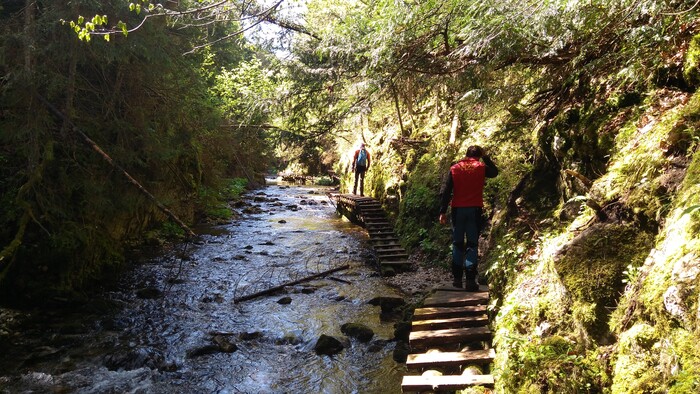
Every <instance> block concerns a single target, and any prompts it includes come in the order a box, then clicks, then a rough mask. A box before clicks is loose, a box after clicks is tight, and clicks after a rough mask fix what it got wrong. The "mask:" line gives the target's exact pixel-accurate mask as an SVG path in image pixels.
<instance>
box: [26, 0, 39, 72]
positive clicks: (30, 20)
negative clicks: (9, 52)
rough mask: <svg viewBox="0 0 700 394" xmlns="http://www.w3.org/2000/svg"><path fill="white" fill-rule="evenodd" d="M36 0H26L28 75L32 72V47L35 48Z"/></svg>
mask: <svg viewBox="0 0 700 394" xmlns="http://www.w3.org/2000/svg"><path fill="white" fill-rule="evenodd" d="M35 1H36V0H25V2H24V34H23V35H24V40H25V41H26V45H25V46H24V71H25V72H26V73H27V75H31V72H32V68H33V67H32V63H33V62H32V48H34V18H35V11H36V4H35Z"/></svg>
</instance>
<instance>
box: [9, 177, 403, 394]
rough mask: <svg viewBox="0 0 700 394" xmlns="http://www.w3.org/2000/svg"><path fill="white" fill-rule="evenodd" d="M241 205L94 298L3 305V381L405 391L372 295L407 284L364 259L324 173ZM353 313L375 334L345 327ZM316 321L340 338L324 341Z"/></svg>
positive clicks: (169, 388)
mask: <svg viewBox="0 0 700 394" xmlns="http://www.w3.org/2000/svg"><path fill="white" fill-rule="evenodd" d="M237 210H238V211H240V212H242V214H241V217H240V218H239V219H236V220H234V221H233V222H232V223H229V224H224V225H217V226H203V227H201V228H198V229H196V232H198V234H199V235H200V237H199V239H198V241H197V242H195V243H187V244H182V245H176V247H174V248H172V249H171V251H170V252H162V253H161V255H160V256H157V257H154V258H147V259H146V258H144V259H143V260H144V261H142V262H139V263H138V264H133V267H132V268H130V269H129V270H127V271H126V272H124V273H123V274H121V277H120V278H118V280H117V284H116V285H114V286H112V287H113V289H112V290H109V291H104V292H102V293H100V294H99V295H98V296H96V297H95V298H94V300H93V301H91V302H90V303H88V304H89V305H76V306H74V307H69V308H68V307H63V308H56V309H53V310H46V309H44V310H41V311H38V310H37V311H16V310H11V309H0V342H1V343H0V392H2V393H394V392H400V382H401V376H402V375H403V373H404V370H405V366H404V365H403V364H398V363H396V362H395V361H394V360H393V359H392V352H393V349H394V344H395V342H393V341H392V338H393V336H394V334H393V331H394V327H393V325H394V321H391V320H388V321H385V320H384V319H382V318H381V317H380V308H379V306H373V305H370V304H368V301H369V300H371V299H373V298H375V297H379V296H400V294H399V292H398V291H397V290H395V289H394V288H392V287H390V286H388V285H387V284H386V283H385V282H384V281H383V280H382V278H381V277H380V276H379V275H378V274H377V270H376V268H375V267H373V266H371V265H368V263H367V262H366V261H367V260H368V256H370V252H369V250H368V248H367V246H366V238H367V236H366V233H365V232H364V231H363V229H362V228H360V227H358V226H356V225H353V224H351V223H349V222H347V221H345V220H342V219H341V218H340V217H339V216H338V215H337V214H336V212H335V208H334V206H333V205H332V203H331V202H330V200H329V199H328V197H327V196H326V194H325V190H324V189H323V188H317V187H305V186H285V185H270V186H268V187H266V188H265V189H262V190H261V191H254V192H251V193H250V194H249V195H248V196H247V197H246V203H245V204H243V205H241V206H239V207H237ZM345 264H349V268H348V269H345V270H341V271H338V272H335V273H333V274H330V275H328V276H326V277H322V278H319V279H314V280H310V281H305V282H301V283H299V284H297V285H294V286H289V287H286V288H285V290H284V291H281V292H277V293H274V294H272V295H265V296H260V297H257V298H253V299H251V300H248V301H242V302H238V303H236V302H234V299H238V298H240V297H242V296H244V295H248V294H252V293H254V292H257V291H261V290H264V289H267V288H270V287H274V286H277V285H280V284H282V283H285V282H290V281H294V280H297V279H300V278H303V277H306V276H310V275H313V274H316V273H319V272H322V271H325V270H329V269H332V268H336V267H340V266H342V265H345ZM287 297H288V298H287ZM285 298H287V299H285ZM278 301H279V302H278ZM347 322H354V323H362V324H364V325H366V326H368V327H370V328H371V329H372V330H373V331H374V337H373V338H372V340H371V341H369V342H361V341H359V340H357V339H355V338H350V337H347V336H345V335H344V334H343V333H342V332H341V329H340V327H341V325H342V324H343V323H347ZM322 334H325V335H330V336H333V337H335V338H337V339H339V340H340V342H341V343H342V344H343V345H344V346H345V348H344V350H342V351H341V352H340V353H339V354H336V355H334V356H326V355H317V354H316V352H315V351H314V347H315V345H316V342H317V340H318V338H319V336H321V335H322Z"/></svg>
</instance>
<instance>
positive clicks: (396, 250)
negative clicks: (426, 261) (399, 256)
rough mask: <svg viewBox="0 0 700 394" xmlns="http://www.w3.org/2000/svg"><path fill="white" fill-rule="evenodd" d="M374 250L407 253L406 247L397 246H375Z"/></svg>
mask: <svg viewBox="0 0 700 394" xmlns="http://www.w3.org/2000/svg"><path fill="white" fill-rule="evenodd" d="M374 250H375V251H376V252H377V253H378V254H381V253H401V252H403V253H406V249H404V248H397V247H395V246H391V247H389V248H378V247H375V248H374Z"/></svg>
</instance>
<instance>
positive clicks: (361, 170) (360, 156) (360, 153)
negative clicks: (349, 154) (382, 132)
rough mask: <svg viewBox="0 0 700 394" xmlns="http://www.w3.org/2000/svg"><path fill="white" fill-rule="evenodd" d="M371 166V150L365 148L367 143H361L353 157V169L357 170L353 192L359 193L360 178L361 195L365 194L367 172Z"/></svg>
mask: <svg viewBox="0 0 700 394" xmlns="http://www.w3.org/2000/svg"><path fill="white" fill-rule="evenodd" d="M367 168H369V151H367V148H365V144H364V143H362V144H360V149H358V150H356V151H355V156H354V157H353V158H352V170H353V172H355V184H354V186H353V187H352V194H357V180H358V178H359V180H360V195H361V196H364V195H365V172H367Z"/></svg>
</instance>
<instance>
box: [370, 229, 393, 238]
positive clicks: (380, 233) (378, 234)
mask: <svg viewBox="0 0 700 394" xmlns="http://www.w3.org/2000/svg"><path fill="white" fill-rule="evenodd" d="M367 233H368V234H369V236H370V237H372V238H381V237H384V238H386V237H396V234H394V232H393V231H391V230H388V231H376V232H375V231H371V230H370V231H368V232H367Z"/></svg>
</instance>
